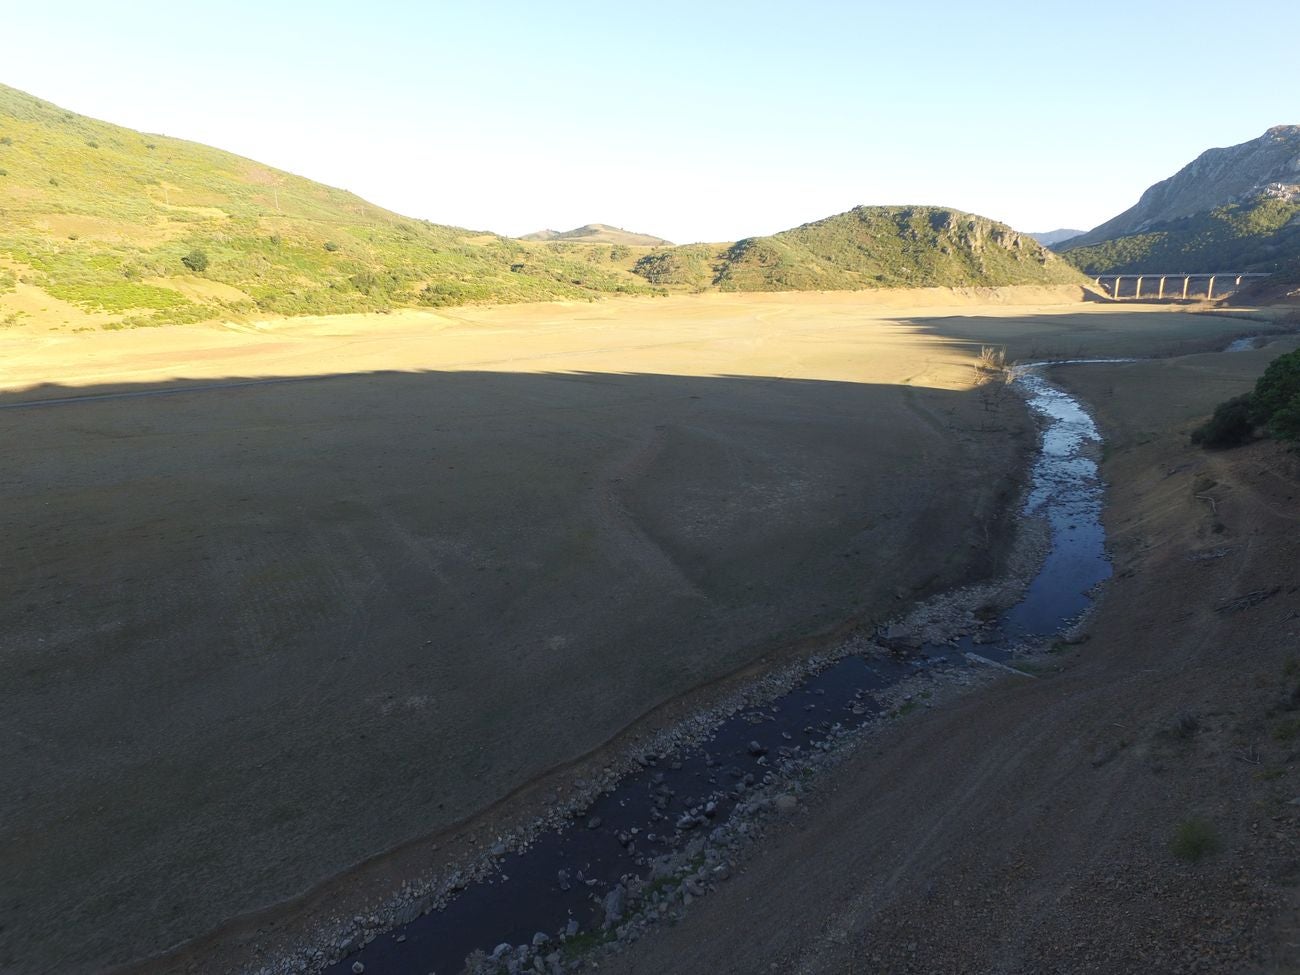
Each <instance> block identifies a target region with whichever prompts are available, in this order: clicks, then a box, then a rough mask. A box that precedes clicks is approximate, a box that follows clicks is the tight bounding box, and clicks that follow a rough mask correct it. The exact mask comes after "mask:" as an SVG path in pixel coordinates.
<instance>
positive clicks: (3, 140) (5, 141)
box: [0, 135, 14, 146]
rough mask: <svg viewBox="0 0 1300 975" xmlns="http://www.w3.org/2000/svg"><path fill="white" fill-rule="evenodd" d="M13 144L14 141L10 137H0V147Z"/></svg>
mask: <svg viewBox="0 0 1300 975" xmlns="http://www.w3.org/2000/svg"><path fill="white" fill-rule="evenodd" d="M13 144H14V140H13V138H12V137H11V136H7V135H0V146H11V145H13Z"/></svg>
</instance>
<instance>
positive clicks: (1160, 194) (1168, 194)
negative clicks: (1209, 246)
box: [1062, 125, 1300, 250]
mask: <svg viewBox="0 0 1300 975" xmlns="http://www.w3.org/2000/svg"><path fill="white" fill-rule="evenodd" d="M1260 197H1265V198H1275V199H1283V200H1288V201H1296V200H1297V199H1300V125H1276V126H1274V127H1273V128H1271V129H1269V130H1268V131H1267V132H1265V133H1264V134H1263V135H1261V136H1260V137H1259V138H1258V139H1252V140H1251V141H1249V142H1243V143H1242V144H1241V145H1237V146H1229V147H1228V148H1226V149H1207V150H1206V151H1205V152H1203V153H1201V154H1200V155H1199V156H1197V157H1196V158H1195V159H1194V160H1192V162H1190V163H1188V164H1187V165H1186V166H1184V167H1183V168H1182V169H1180V170H1179V171H1178V172H1177V173H1175V174H1174V175H1173V176H1170V177H1169V178H1168V179H1165V180H1161V181H1160V182H1159V183H1156V184H1155V185H1154V186H1151V187H1149V188H1148V189H1147V191H1146V192H1145V193H1143V194H1142V197H1141V199H1139V200H1138V202H1137V203H1136V204H1135V205H1134V206H1132V207H1130V208H1129V209H1127V210H1125V211H1124V212H1123V213H1121V214H1120V215H1119V216H1117V217H1112V218H1111V219H1110V220H1107V221H1106V222H1105V223H1103V224H1101V225H1100V226H1097V227H1094V228H1093V229H1092V230H1089V231H1088V232H1087V233H1085V234H1081V235H1079V236H1078V237H1075V238H1073V239H1072V240H1070V241H1069V246H1068V248H1062V250H1065V249H1071V250H1072V249H1074V248H1077V247H1085V246H1088V245H1090V244H1096V243H1099V242H1101V241H1105V240H1114V239H1116V238H1118V237H1127V236H1130V235H1132V234H1138V233H1144V232H1146V231H1149V230H1153V229H1155V228H1156V227H1157V226H1158V225H1161V224H1166V223H1169V222H1171V221H1174V220H1178V219H1181V218H1185V217H1191V216H1194V215H1196V214H1198V213H1206V212H1209V211H1211V210H1213V209H1215V208H1216V207H1220V206H1225V205H1228V204H1241V203H1247V202H1250V201H1253V200H1255V199H1257V198H1260Z"/></svg>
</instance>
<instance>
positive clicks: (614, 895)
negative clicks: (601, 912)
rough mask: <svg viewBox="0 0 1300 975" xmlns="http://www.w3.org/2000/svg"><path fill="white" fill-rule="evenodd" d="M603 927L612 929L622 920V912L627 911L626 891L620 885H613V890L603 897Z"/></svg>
mask: <svg viewBox="0 0 1300 975" xmlns="http://www.w3.org/2000/svg"><path fill="white" fill-rule="evenodd" d="M603 903H604V908H605V927H606V928H612V927H613V926H614V925H616V924H618V922H619V921H621V920H623V911H624V910H626V909H627V889H626V888H625V887H624V886H623V885H622V884H615V885H614V889H613V890H611V891H610V892H609V893H608V894H606V895H605V900H604V902H603Z"/></svg>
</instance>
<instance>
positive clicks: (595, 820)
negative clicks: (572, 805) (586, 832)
mask: <svg viewBox="0 0 1300 975" xmlns="http://www.w3.org/2000/svg"><path fill="white" fill-rule="evenodd" d="M601 822H602V820H601V818H600V817H599V816H592V817H591V818H590V819H589V820H587V829H600V824H601Z"/></svg>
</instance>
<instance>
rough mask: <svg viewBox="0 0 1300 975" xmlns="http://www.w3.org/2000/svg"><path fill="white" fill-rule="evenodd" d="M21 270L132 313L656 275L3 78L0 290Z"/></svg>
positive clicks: (334, 305)
mask: <svg viewBox="0 0 1300 975" xmlns="http://www.w3.org/2000/svg"><path fill="white" fill-rule="evenodd" d="M621 256H622V255H619V257H620V259H621ZM187 258H188V261H187ZM622 263H623V264H627V263H630V262H626V261H623V262H622ZM17 280H22V281H26V282H27V283H30V284H33V285H36V286H39V287H40V288H41V289H43V290H44V291H45V292H47V293H48V294H50V295H52V296H54V297H55V298H59V299H62V300H64V301H68V302H71V303H72V304H74V305H76V306H79V307H81V308H83V309H85V310H88V311H101V312H108V313H112V314H113V315H114V316H119V317H118V319H117V320H118V321H120V323H122V324H126V325H136V324H156V323H176V322H192V321H201V320H205V319H213V318H221V317H232V316H233V317H240V316H247V315H255V314H259V313H260V314H267V313H269V314H278V315H297V314H313V313H314V314H325V313H335V312H351V311H376V310H383V309H387V308H391V307H395V306H407V305H434V306H436V305H446V304H460V303H464V302H467V301H535V300H546V299H552V298H585V297H591V296H593V295H597V294H608V293H615V292H648V291H650V290H651V289H650V287H649V286H648V285H647V283H646V282H645V281H644V280H643V279H641V278H639V277H637V276H635V275H632V274H631V273H630V272H629V270H628V269H627V268H626V267H623V266H622V265H621V264H620V263H618V262H616V261H615V260H613V259H611V248H609V247H604V248H594V249H593V248H577V247H574V246H573V245H567V246H566V245H546V244H524V243H521V242H519V241H514V240H510V239H508V238H504V237H499V236H497V235H494V234H479V233H473V232H471V231H468V230H462V229H459V228H455V227H444V226H439V225H436V224H431V223H427V222H425V221H420V220H413V219H410V218H407V217H402V216H399V215H397V214H394V213H390V212H389V211H387V210H383V209H381V208H380V207H377V206H374V205H372V204H370V203H367V202H366V201H365V200H362V199H360V198H359V197H357V196H354V195H353V194H351V193H347V192H345V191H343V190H338V189H333V188H331V187H327V186H322V185H321V184H319V183H314V182H312V181H311V180H307V179H303V178H301V177H298V176H294V175H292V174H290V173H285V172H281V171H279V170H275V169H271V168H269V167H267V166H263V165H261V164H259V163H256V162H253V161H251V160H248V159H243V158H241V157H239V156H235V155H231V154H230V153H226V152H222V151H220V150H217V149H211V148H208V147H206V146H202V145H197V144H195V143H191V142H184V141H181V140H178V139H171V138H166V137H163V136H150V135H143V134H141V133H138V132H135V131H132V130H130V129H125V128H121V127H119V126H115V125H109V124H106V123H104V122H98V121H95V120H93V119H89V118H85V117H83V116H80V115H75V114H73V113H71V112H65V111H63V110H62V109H59V108H58V107H56V106H54V105H51V104H49V103H47V102H43V101H40V100H39V99H36V98H33V97H31V96H29V95H26V94H24V93H22V92H19V91H16V90H15V89H12V88H8V87H4V86H0V291H2V290H4V289H5V288H6V287H7V288H9V289H12V288H13V286H14V282H15V281H17ZM5 282H9V283H8V285H6V283H5Z"/></svg>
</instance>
